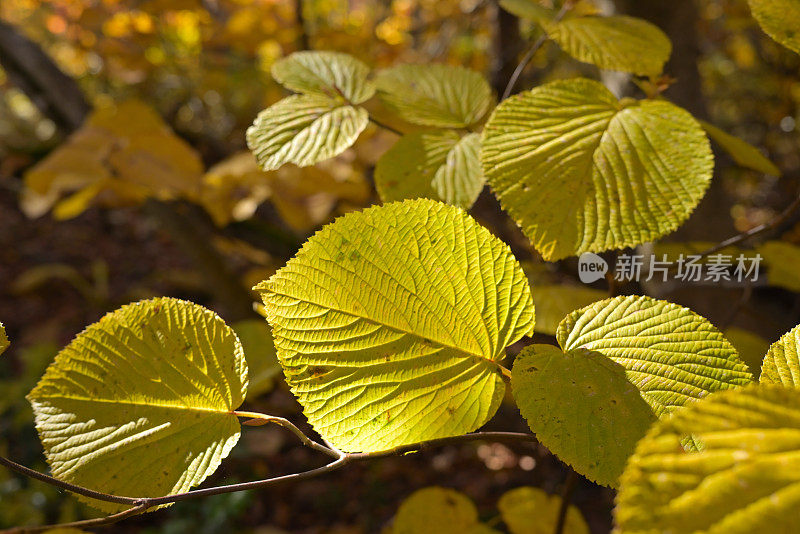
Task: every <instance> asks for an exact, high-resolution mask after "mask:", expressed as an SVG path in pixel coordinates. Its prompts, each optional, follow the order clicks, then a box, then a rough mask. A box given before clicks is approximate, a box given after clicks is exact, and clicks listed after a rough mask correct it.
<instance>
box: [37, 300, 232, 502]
mask: <svg viewBox="0 0 800 534" xmlns="http://www.w3.org/2000/svg"><path fill="white" fill-rule="evenodd" d="M246 390H247V364H246V363H245V360H244V357H243V355H242V348H241V345H240V344H239V340H238V339H237V337H236V335H235V334H234V333H233V331H232V330H231V329H230V328H229V327H228V326H226V325H225V323H224V322H223V321H222V319H220V318H219V317H218V316H217V315H216V314H214V313H213V312H211V311H209V310H206V309H205V308H203V307H201V306H198V305H196V304H192V303H191V302H185V301H182V300H177V299H172V298H156V299H152V300H145V301H141V302H137V303H135V304H130V305H127V306H123V307H122V308H120V309H119V310H117V311H115V312H113V313H110V314H108V315H106V316H105V317H103V318H102V319H101V320H100V321H99V322H97V323H95V324H93V325H91V326H89V327H88V328H87V329H86V330H84V331H83V332H82V333H81V334H79V335H78V336H77V337H76V338H75V339H74V340H73V341H72V343H70V344H69V345H68V346H67V347H66V348H65V349H64V350H62V351H61V352H60V353H59V354H58V356H56V359H55V361H54V362H53V363H52V364H51V365H50V366H49V367H48V369H47V371H46V372H45V375H44V377H42V379H41V380H40V381H39V384H38V385H37V386H36V387H35V388H34V389H33V391H31V392H30V394H29V395H28V400H29V401H30V403H31V405H32V406H33V411H34V414H35V415H36V428H37V430H38V431H39V437H40V439H41V441H42V444H43V445H44V449H45V454H46V456H47V461H48V463H49V464H50V467H51V469H52V472H53V476H55V477H56V478H58V479H60V480H65V481H67V482H71V483H73V484H78V485H81V486H86V487H89V488H93V489H98V490H101V491H103V492H106V493H112V494H116V495H124V496H129V497H155V496H161V495H167V494H170V493H178V492H183V491H187V490H189V489H190V488H191V487H192V486H195V485H197V484H199V483H200V482H202V481H203V480H204V479H205V478H206V477H207V476H208V475H210V474H211V473H213V472H214V471H215V470H216V469H217V467H218V466H219V464H220V462H221V461H222V459H223V458H225V457H226V456H227V455H228V453H229V452H230V450H231V448H232V447H233V446H234V445H235V444H236V442H237V441H238V439H239V432H240V426H239V422H238V420H237V418H236V416H235V415H234V414H233V413H232V411H233V410H234V409H235V408H237V407H238V406H239V405H240V404H241V403H242V400H243V399H244V396H245V393H246ZM89 502H90V503H91V504H92V505H93V506H96V507H98V508H100V509H102V510H106V511H112V510H119V509H121V508H122V507H121V506H120V505H116V504H110V503H105V502H100V501H93V500H90V501H89Z"/></svg>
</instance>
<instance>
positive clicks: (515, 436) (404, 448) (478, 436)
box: [348, 432, 536, 460]
mask: <svg viewBox="0 0 800 534" xmlns="http://www.w3.org/2000/svg"><path fill="white" fill-rule="evenodd" d="M477 440H484V441H495V442H498V441H502V442H512V443H514V442H516V443H523V442H536V437H535V436H534V435H533V434H527V433H524V432H473V433H471V434H464V435H462V436H452V437H449V438H439V439H432V440H429V441H422V442H420V443H412V444H411V445H401V446H399V447H395V448H393V449H389V450H385V451H377V452H359V453H349V454H348V456H349V457H350V458H352V459H353V460H366V459H375V458H385V457H387V456H401V455H403V454H407V453H409V452H417V451H421V450H426V449H432V448H434V447H443V446H445V445H452V444H455V443H463V442H466V441H477Z"/></svg>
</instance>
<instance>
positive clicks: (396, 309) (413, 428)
mask: <svg viewBox="0 0 800 534" xmlns="http://www.w3.org/2000/svg"><path fill="white" fill-rule="evenodd" d="M256 289H257V290H258V291H260V292H261V296H262V298H263V299H264V305H265V308H266V312H267V318H268V320H269V322H270V324H271V325H272V332H273V335H274V337H275V346H276V348H277V350H278V358H279V359H280V362H281V364H282V365H283V368H284V373H285V375H286V380H287V382H288V384H289V386H290V387H291V389H292V392H293V393H294V394H295V396H296V397H297V398H298V400H299V402H300V404H302V405H303V408H304V412H305V414H306V416H307V417H308V420H309V422H310V423H311V424H312V425H313V427H314V429H315V430H316V431H317V432H319V434H320V435H322V436H323V437H324V438H325V439H326V440H328V441H330V442H332V443H333V444H334V445H336V446H337V447H339V448H340V449H343V450H346V451H377V450H384V449H388V448H391V447H395V446H398V445H403V444H408V443H415V442H418V441H423V440H428V439H433V438H439V437H445V436H453V435H460V434H463V433H465V432H469V431H472V430H475V429H476V428H478V427H480V426H481V425H483V424H484V423H485V422H486V421H487V420H488V419H489V418H490V417H491V416H492V415H493V414H494V412H495V411H496V410H497V407H498V405H499V403H500V400H501V399H502V397H503V393H504V390H505V387H504V384H503V380H502V378H501V368H500V366H499V364H498V362H499V361H500V360H501V359H502V358H503V356H504V348H505V347H506V346H508V345H510V344H511V343H513V342H515V341H516V340H518V339H520V337H522V336H523V335H525V334H527V333H528V332H530V331H531V329H532V327H533V322H534V319H533V303H532V299H531V295H530V289H529V287H528V284H527V281H526V279H525V275H524V274H523V272H522V270H521V268H520V266H519V264H518V263H517V261H516V259H514V256H513V255H512V254H511V251H510V250H509V248H508V246H506V245H505V244H504V243H502V242H501V241H500V240H499V239H497V238H496V237H494V236H493V235H492V234H491V233H490V232H489V231H488V230H486V229H485V228H483V227H481V226H479V225H478V224H477V223H476V222H475V221H474V220H473V219H472V218H470V217H469V216H468V215H467V214H466V213H465V212H464V211H462V210H460V209H458V208H455V207H452V206H448V205H446V204H442V203H439V202H434V201H431V200H427V199H418V200H407V201H405V202H394V203H389V204H386V205H384V206H380V207H373V208H369V209H367V210H364V211H362V212H359V213H350V214H348V215H345V216H344V217H341V218H340V219H338V220H337V221H335V222H334V223H332V224H329V225H327V226H325V227H324V228H323V229H322V230H320V231H319V232H317V234H315V235H314V236H313V237H311V239H309V240H308V241H307V242H306V244H305V245H304V246H303V248H302V249H301V250H300V252H298V253H297V255H296V256H295V257H294V258H292V259H291V260H290V261H289V262H288V263H287V264H286V266H285V267H283V268H282V269H280V270H279V271H278V272H277V273H275V275H273V276H272V277H271V278H270V279H269V280H266V281H264V282H262V283H260V284H259V285H258V286H256Z"/></svg>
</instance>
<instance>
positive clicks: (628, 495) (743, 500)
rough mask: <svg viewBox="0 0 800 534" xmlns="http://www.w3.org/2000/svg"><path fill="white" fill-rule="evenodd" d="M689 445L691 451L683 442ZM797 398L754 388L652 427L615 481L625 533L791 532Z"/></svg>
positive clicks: (799, 460)
mask: <svg viewBox="0 0 800 534" xmlns="http://www.w3.org/2000/svg"><path fill="white" fill-rule="evenodd" d="M688 439H691V440H693V441H694V442H695V443H696V444H697V448H696V449H693V448H688V447H685V446H684V445H683V444H684V443H686V441H687V440H688ZM798 467H800V392H798V391H797V390H795V389H788V388H783V387H781V386H775V385H752V386H749V387H746V388H740V389H736V390H733V391H724V392H721V393H717V394H715V395H711V396H710V397H708V398H707V399H704V400H702V401H699V402H695V403H692V404H690V405H688V406H687V407H686V408H685V409H683V410H680V411H678V412H676V413H675V414H674V415H673V416H672V417H670V418H667V419H664V420H663V421H661V422H659V423H657V424H656V425H654V426H653V428H652V429H651V430H650V431H649V432H648V434H647V436H646V437H645V438H644V439H643V440H642V441H641V442H639V445H638V446H637V447H636V453H635V454H634V455H633V457H631V460H630V462H629V463H628V466H627V467H626V469H625V473H624V474H623V475H622V478H621V485H620V491H619V494H618V496H617V507H616V509H615V512H614V514H615V518H616V523H617V525H618V528H619V531H620V532H621V533H624V534H632V533H639V532H641V533H645V532H646V533H651V532H652V533H654V532H675V533H678V532H681V533H683V532H693V533H723V532H724V533H726V534H750V533H754V532H769V533H770V534H772V533H775V534H781V533H785V534H790V533H793V532H796V531H797V510H798V507H800V469H798Z"/></svg>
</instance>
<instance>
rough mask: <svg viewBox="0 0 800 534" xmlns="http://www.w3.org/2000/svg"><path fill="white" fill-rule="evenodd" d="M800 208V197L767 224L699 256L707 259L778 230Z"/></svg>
mask: <svg viewBox="0 0 800 534" xmlns="http://www.w3.org/2000/svg"><path fill="white" fill-rule="evenodd" d="M798 208H800V196H798V197H797V198H795V199H794V201H793V202H792V203H791V204H789V205H788V206H787V207H786V209H784V210H783V211H782V212H780V213H779V214H778V215H777V216H775V217H774V218H772V219H770V220H769V221H767V222H765V223H764V224H759V225H758V226H756V227H753V228H751V229H750V230H748V231H746V232H743V233H741V234H738V235H735V236H733V237H731V238H730V239H726V240H725V241H722V242H721V243H719V244H717V245H714V246H713V247H711V248H709V249H708V250H705V251H703V252H701V253H700V254H699V256H700V257H701V258H705V257H706V256H709V255H711V254H715V253H717V252H719V251H720V250H723V249H726V248H728V247H732V246H734V245H738V244H739V243H742V242H744V241H747V240H748V239H750V238H752V237H755V236H757V235H760V234H763V233H765V232H768V231H770V230H774V229H775V228H777V227H778V226H780V225H781V224H783V223H784V222H786V220H787V219H789V217H791V216H792V214H793V213H794V212H795V211H797V210H798Z"/></svg>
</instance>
